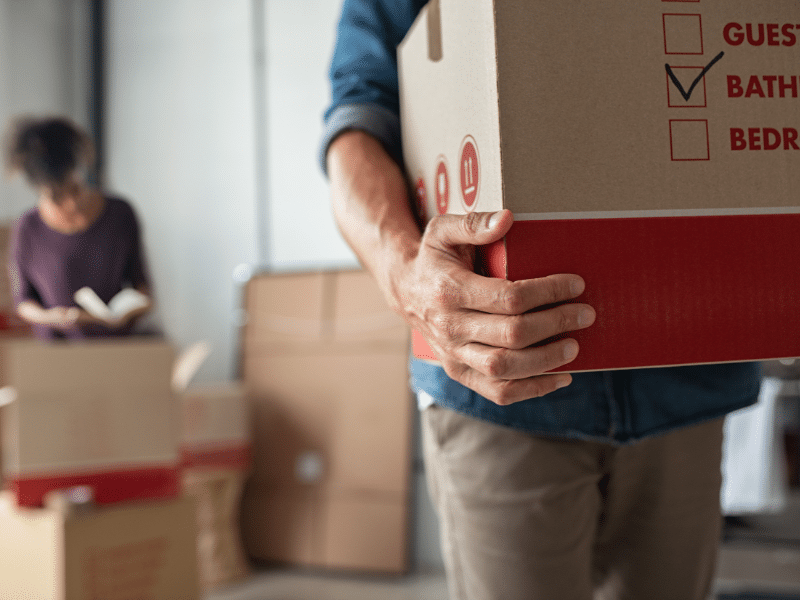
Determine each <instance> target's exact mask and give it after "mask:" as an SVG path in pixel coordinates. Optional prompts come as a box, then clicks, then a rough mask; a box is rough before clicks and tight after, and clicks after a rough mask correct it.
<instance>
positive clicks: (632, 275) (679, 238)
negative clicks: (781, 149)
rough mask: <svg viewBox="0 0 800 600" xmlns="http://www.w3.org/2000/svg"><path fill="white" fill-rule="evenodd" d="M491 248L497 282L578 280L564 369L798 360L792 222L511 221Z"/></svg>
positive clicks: (772, 218)
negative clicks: (590, 313) (587, 318)
mask: <svg viewBox="0 0 800 600" xmlns="http://www.w3.org/2000/svg"><path fill="white" fill-rule="evenodd" d="M488 250H489V251H488V256H489V260H486V264H485V265H484V268H485V269H486V270H487V272H489V273H490V274H491V275H493V276H502V277H508V278H509V279H511V280H519V279H529V278H534V277H542V276H546V275H549V274H553V273H577V274H579V275H581V276H582V277H583V278H584V279H585V280H586V291H585V293H584V294H583V296H582V297H581V298H580V301H582V302H586V303H588V304H591V305H592V306H593V307H594V308H595V310H596V311H597V320H596V322H595V324H594V325H593V326H592V327H590V328H589V329H586V330H584V331H579V332H575V333H573V334H571V335H572V337H574V338H575V339H577V340H578V341H579V343H580V345H581V351H580V354H579V355H578V358H577V359H576V360H575V361H574V362H572V363H571V364H570V365H568V366H565V367H563V368H561V369H559V370H561V371H586V370H604V369H622V368H636V367H646V366H658V365H665V366H666V365H682V364H697V363H710V362H733V361H745V360H761V359H770V358H785V357H796V356H798V355H800V310H798V306H800V215H797V214H782V215H774V214H773V215H732V216H702V217H648V218H630V219H617V218H612V219H575V220H552V221H518V222H516V223H515V224H514V226H513V227H512V229H511V231H510V232H509V234H508V235H507V236H506V239H505V248H504V249H503V244H496V245H495V247H494V248H491V249H488ZM503 250H504V251H503ZM481 254H482V255H484V257H485V256H486V255H487V252H486V251H484V252H483V253H481ZM503 258H505V260H503ZM415 350H416V349H415Z"/></svg>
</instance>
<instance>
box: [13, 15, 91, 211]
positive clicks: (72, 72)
mask: <svg viewBox="0 0 800 600" xmlns="http://www.w3.org/2000/svg"><path fill="white" fill-rule="evenodd" d="M87 32H88V15H87V13H86V6H85V3H84V2H83V1H82V0H25V1H24V2H20V1H19V0H0V125H1V126H2V129H3V130H5V127H6V123H7V121H8V119H9V118H10V117H12V116H15V115H18V114H20V113H33V114H63V115H68V116H70V117H72V118H73V119H75V120H76V121H77V122H78V123H80V124H82V125H84V126H86V125H87V122H86V115H87V113H88V109H87V106H88V104H87V98H88V94H87V91H86V90H87V76H88V68H87V64H88V47H87V45H86V44H87V43H88V42H87V40H88V36H87ZM35 201H36V196H35V195H34V193H33V191H31V190H30V189H29V188H28V187H27V186H26V185H25V183H24V182H23V181H22V180H20V179H15V180H12V181H9V180H4V181H3V182H2V184H0V221H8V220H10V219H13V218H15V217H16V216H18V215H19V214H20V213H22V212H23V211H24V210H26V209H27V208H29V207H31V206H33V204H34V203H35Z"/></svg>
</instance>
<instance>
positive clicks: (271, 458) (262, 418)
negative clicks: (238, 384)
mask: <svg viewBox="0 0 800 600" xmlns="http://www.w3.org/2000/svg"><path fill="white" fill-rule="evenodd" d="M267 290H268V291H267ZM247 302H248V305H247V312H248V316H250V315H252V318H249V319H248V322H247V325H246V326H245V331H244V332H243V340H244V348H243V363H242V372H243V380H244V382H245V384H246V386H247V388H248V391H249V393H250V395H251V397H252V402H253V424H254V433H253V436H254V437H253V471H252V476H251V478H250V480H249V481H248V483H247V485H246V486H245V494H244V500H243V509H242V533H243V536H244V540H245V548H246V549H247V551H248V552H249V553H250V555H251V556H253V557H255V558H259V559H263V560H268V561H280V562H288V563H293V564H299V565H309V566H320V567H326V568H343V569H355V570H365V571H380V572H392V573H399V572H403V571H405V570H406V568H407V558H406V554H407V539H406V529H407V521H408V517H407V512H408V506H407V503H408V495H409V479H410V439H411V416H412V414H413V408H412V402H411V397H410V393H409V390H408V384H407V380H408V373H407V360H408V354H407V353H408V330H407V328H406V327H405V325H404V323H403V322H402V320H401V319H400V318H399V317H397V316H396V315H394V314H393V313H392V312H391V311H390V310H389V309H388V307H387V306H386V304H385V303H384V301H383V300H382V297H381V296H380V293H379V291H378V290H377V287H376V286H375V284H374V283H373V282H372V280H371V278H370V276H369V275H368V274H367V273H365V272H355V271H354V272H329V273H324V274H319V273H307V274H293V275H274V276H269V275H262V276H257V277H255V278H254V279H253V280H251V281H250V283H249V284H248V289H247ZM280 321H282V322H283V323H284V325H286V327H285V328H284V329H283V330H282V331H280V332H277V331H276V329H277V328H276V327H274V326H267V325H266V324H267V323H273V324H275V323H278V322H280ZM291 324H294V325H295V328H294V329H293V328H292V327H290V325H291ZM356 507H357V508H356Z"/></svg>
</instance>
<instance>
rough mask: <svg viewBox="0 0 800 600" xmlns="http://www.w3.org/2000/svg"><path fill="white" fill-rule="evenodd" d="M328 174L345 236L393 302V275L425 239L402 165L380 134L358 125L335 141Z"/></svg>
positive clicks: (337, 220) (329, 157) (336, 213)
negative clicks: (384, 145)
mask: <svg viewBox="0 0 800 600" xmlns="http://www.w3.org/2000/svg"><path fill="white" fill-rule="evenodd" d="M328 174H329V177H330V182H331V196H332V203H333V212H334V216H335V218H336V222H337V224H338V225H339V229H340V231H341V232H342V235H343V236H344V237H345V239H346V240H347V242H348V244H350V247H351V248H352V249H353V251H354V252H355V253H356V254H357V255H358V257H359V259H360V260H361V263H362V264H363V265H364V266H365V267H366V268H367V269H369V270H370V271H371V272H372V273H373V275H374V276H375V278H376V279H377V280H378V283H379V285H380V286H381V288H382V289H383V291H384V294H385V295H386V296H387V298H388V299H389V300H390V301H392V300H393V299H395V298H396V295H397V290H396V289H394V288H395V284H394V283H393V281H392V279H391V274H392V273H393V272H394V271H395V269H396V268H397V267H399V266H401V265H402V264H404V263H407V262H408V261H411V260H413V258H414V257H415V256H416V254H417V253H418V251H419V244H420V238H421V233H420V230H419V226H418V224H417V222H416V220H415V218H414V214H413V213H412V210H411V207H410V205H409V202H408V188H407V186H406V182H405V179H404V177H403V173H402V171H401V170H400V167H399V166H398V165H397V163H396V162H395V161H394V160H393V159H392V158H391V157H390V156H389V154H388V153H387V152H386V150H385V149H384V147H383V146H382V144H381V143H380V142H379V141H378V140H377V139H375V138H374V137H372V136H371V135H369V134H367V133H364V132H362V131H357V130H353V131H347V132H344V133H343V134H341V135H340V136H339V137H337V138H336V140H334V142H333V143H332V144H331V146H330V149H329V151H328Z"/></svg>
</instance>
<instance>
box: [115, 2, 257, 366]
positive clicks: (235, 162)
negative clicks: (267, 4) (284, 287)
mask: <svg viewBox="0 0 800 600" xmlns="http://www.w3.org/2000/svg"><path fill="white" fill-rule="evenodd" d="M250 8H251V7H250V3H249V2H248V1H245V0H237V1H233V0H170V1H169V2H163V1H162V0H141V1H140V0H137V1H136V2H127V1H111V2H109V3H108V9H109V10H108V40H109V51H108V64H107V74H108V103H107V119H108V121H107V124H106V128H107V159H106V160H107V167H108V169H107V174H108V185H109V187H110V188H111V189H114V190H116V191H118V192H119V193H121V194H123V195H124V196H126V197H128V198H129V199H130V200H131V201H132V202H133V203H134V205H135V206H136V208H137V210H138V212H139V214H140V217H141V219H142V221H143V227H144V232H145V240H146V247H147V252H148V256H149V262H150V270H151V272H152V276H153V281H154V286H155V293H156V300H157V305H158V317H159V320H160V324H161V326H162V328H163V330H164V331H165V332H166V333H167V334H168V335H169V337H170V338H171V339H172V340H173V341H175V343H176V344H178V345H179V346H186V345H188V344H190V343H192V342H194V341H197V340H199V339H207V340H208V341H210V342H211V344H212V347H213V349H214V351H213V353H212V355H211V357H210V358H209V360H208V361H207V362H206V363H205V365H204V366H203V368H202V370H201V372H200V373H199V375H198V379H199V380H201V381H202V380H203V379H209V380H216V379H227V378H230V377H231V376H232V375H233V373H234V369H235V357H236V348H237V339H238V338H237V329H236V323H235V316H236V309H237V308H238V306H239V297H238V294H237V287H236V285H235V283H234V281H233V277H232V276H233V272H234V269H235V268H236V267H237V265H240V264H253V263H255V262H256V261H257V243H258V240H257V239H256V168H257V165H256V158H255V155H254V148H255V138H254V124H255V120H254V115H255V108H254V100H253V88H254V76H253V73H254V68H253V41H252V35H251V30H252V23H251V10H250Z"/></svg>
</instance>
